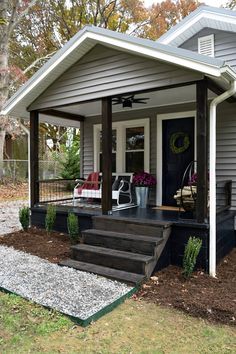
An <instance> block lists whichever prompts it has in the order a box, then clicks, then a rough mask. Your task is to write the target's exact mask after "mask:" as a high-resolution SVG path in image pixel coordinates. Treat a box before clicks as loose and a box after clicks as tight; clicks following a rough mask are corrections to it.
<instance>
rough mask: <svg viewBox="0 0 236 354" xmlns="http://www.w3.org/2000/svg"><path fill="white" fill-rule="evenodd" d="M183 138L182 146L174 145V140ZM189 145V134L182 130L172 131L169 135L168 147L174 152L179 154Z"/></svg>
mask: <svg viewBox="0 0 236 354" xmlns="http://www.w3.org/2000/svg"><path fill="white" fill-rule="evenodd" d="M180 138H183V144H182V146H176V142H177V141H178V140H179V139H180ZM189 145H190V139H189V135H188V134H186V133H183V132H177V133H173V134H172V135H171V137H170V149H171V151H172V152H173V153H174V154H181V153H183V152H184V151H186V150H188V148H189Z"/></svg>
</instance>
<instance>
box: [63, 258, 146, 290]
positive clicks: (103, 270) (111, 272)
mask: <svg viewBox="0 0 236 354" xmlns="http://www.w3.org/2000/svg"><path fill="white" fill-rule="evenodd" d="M59 264H60V265H61V266H66V267H70V268H75V269H77V270H80V271H83V272H89V273H94V274H98V275H101V276H104V277H107V278H110V279H115V280H119V281H121V282H125V283H128V284H132V285H136V286H137V285H139V284H140V283H141V282H142V281H144V279H145V276H144V275H142V274H135V273H129V272H125V271H122V270H117V269H113V268H108V267H103V266H100V265H97V264H92V263H85V262H80V261H75V260H73V259H66V260H64V261H62V262H60V263H59Z"/></svg>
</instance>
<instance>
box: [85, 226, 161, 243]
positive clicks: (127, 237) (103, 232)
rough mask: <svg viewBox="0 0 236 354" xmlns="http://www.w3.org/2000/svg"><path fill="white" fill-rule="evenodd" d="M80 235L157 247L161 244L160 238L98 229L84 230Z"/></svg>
mask: <svg viewBox="0 0 236 354" xmlns="http://www.w3.org/2000/svg"><path fill="white" fill-rule="evenodd" d="M82 234H90V235H91V234H93V235H99V236H105V237H113V238H117V239H124V240H134V241H142V242H150V243H155V245H158V244H160V243H161V242H162V238H161V237H154V236H145V235H139V234H129V233H122V232H116V231H106V230H99V229H89V230H84V231H83V232H82Z"/></svg>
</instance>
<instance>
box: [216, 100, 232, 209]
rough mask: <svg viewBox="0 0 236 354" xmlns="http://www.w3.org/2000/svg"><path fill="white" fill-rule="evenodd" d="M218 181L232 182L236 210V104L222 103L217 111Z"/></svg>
mask: <svg viewBox="0 0 236 354" xmlns="http://www.w3.org/2000/svg"><path fill="white" fill-rule="evenodd" d="M216 174H217V179H218V180H228V179H230V180H232V181H233V185H232V188H233V190H232V209H234V210H236V104H234V103H231V104H229V103H224V104H222V105H220V106H219V108H218V110H217V161H216Z"/></svg>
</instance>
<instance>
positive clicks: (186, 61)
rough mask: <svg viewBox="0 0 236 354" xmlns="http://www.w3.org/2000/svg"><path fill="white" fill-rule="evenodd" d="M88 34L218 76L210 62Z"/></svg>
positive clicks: (218, 72)
mask: <svg viewBox="0 0 236 354" xmlns="http://www.w3.org/2000/svg"><path fill="white" fill-rule="evenodd" d="M88 36H89V38H91V39H94V40H95V41H98V42H100V43H105V44H108V45H111V46H114V47H116V48H121V49H125V50H127V51H130V52H134V53H136V54H137V53H138V54H142V55H145V56H147V57H149V58H153V59H158V60H163V61H165V62H169V63H170V64H172V65H173V63H174V64H175V65H179V66H182V67H184V68H186V69H191V70H194V71H199V72H202V73H204V74H206V75H212V76H216V77H219V76H220V69H219V67H216V66H213V65H210V64H209V65H208V64H206V63H201V62H198V61H196V60H191V59H190V58H183V57H179V56H177V55H174V54H172V53H171V54H168V53H165V52H161V51H159V50H156V49H152V48H147V47H144V46H141V45H137V44H134V43H130V42H125V41H122V40H119V39H117V38H111V37H104V36H102V35H100V34H97V33H88ZM173 59H174V60H173Z"/></svg>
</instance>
